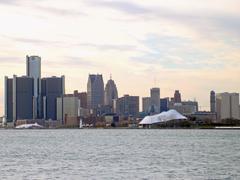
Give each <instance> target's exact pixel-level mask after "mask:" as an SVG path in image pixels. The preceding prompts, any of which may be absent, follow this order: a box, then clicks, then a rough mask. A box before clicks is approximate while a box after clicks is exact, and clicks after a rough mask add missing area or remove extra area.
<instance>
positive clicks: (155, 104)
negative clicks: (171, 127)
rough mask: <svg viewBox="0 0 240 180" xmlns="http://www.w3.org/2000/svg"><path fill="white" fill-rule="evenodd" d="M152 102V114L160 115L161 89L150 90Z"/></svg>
mask: <svg viewBox="0 0 240 180" xmlns="http://www.w3.org/2000/svg"><path fill="white" fill-rule="evenodd" d="M150 94H151V97H150V98H151V100H150V107H151V109H152V111H154V112H152V113H155V114H157V113H160V108H161V107H160V88H152V89H151V90H150Z"/></svg>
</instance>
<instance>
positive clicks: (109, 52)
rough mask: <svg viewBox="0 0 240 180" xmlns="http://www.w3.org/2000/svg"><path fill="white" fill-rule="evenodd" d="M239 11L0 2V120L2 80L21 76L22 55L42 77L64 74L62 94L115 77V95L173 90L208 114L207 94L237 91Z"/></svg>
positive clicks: (220, 6) (227, 5)
mask: <svg viewBox="0 0 240 180" xmlns="http://www.w3.org/2000/svg"><path fill="white" fill-rule="evenodd" d="M46 4H47V5H46ZM153 4H154V6H153ZM239 6H240V2H238V1H235V0H231V1H227V0H224V1H221V3H220V2H218V1H216V0H211V1H201V2H198V1H190V0H184V1H181V3H180V2H178V1H176V0H172V1H169V2H164V1H155V0H151V1H148V2H139V1H127V2H126V1H96V0H88V1H78V2H77V1H68V3H64V1H44V2H35V1H24V0H22V1H16V0H11V1H0V18H1V22H2V23H3V24H2V26H1V29H0V45H1V51H0V65H1V71H0V75H1V78H0V94H1V95H0V115H2V114H3V105H4V103H3V99H4V96H3V89H4V76H5V75H7V76H9V77H12V75H13V74H16V75H18V76H21V75H25V66H26V65H25V56H26V55H27V54H28V55H38V56H40V57H41V58H42V77H49V76H52V75H57V76H60V75H62V74H64V75H65V76H66V93H70V92H72V91H73V90H75V89H77V90H79V91H86V90H87V85H86V84H87V79H88V74H95V73H100V74H103V78H104V83H105V84H106V82H107V80H108V79H109V76H110V74H113V79H114V81H115V82H116V84H117V87H118V91H119V97H122V96H123V95H124V94H131V95H136V96H140V97H145V96H147V95H148V94H149V89H150V88H152V87H159V88H160V89H161V97H173V94H174V91H175V90H176V89H179V90H180V92H181V95H182V99H185V100H188V99H190V100H193V99H194V98H196V100H197V101H198V102H199V104H200V106H204V107H205V106H207V107H205V108H203V109H207V110H209V106H210V105H209V92H210V91H211V90H214V91H215V92H226V91H227V92H229V91H230V92H240V83H239V79H240V74H239V69H240V51H239V47H240V46H239V45H240V36H239V32H240V31H239V29H240V24H239V22H240V12H239V10H238V7H239ZM16 29H17V31H16ZM66 67H67V68H66ZM76 82H79V83H76ZM140 99H141V98H140ZM140 104H141V103H140Z"/></svg>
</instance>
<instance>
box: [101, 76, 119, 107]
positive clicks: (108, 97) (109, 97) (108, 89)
mask: <svg viewBox="0 0 240 180" xmlns="http://www.w3.org/2000/svg"><path fill="white" fill-rule="evenodd" d="M117 98H118V90H117V86H116V84H115V82H114V81H113V80H112V79H110V80H108V82H107V84H106V86H105V91H104V105H106V106H110V107H113V100H114V99H117Z"/></svg>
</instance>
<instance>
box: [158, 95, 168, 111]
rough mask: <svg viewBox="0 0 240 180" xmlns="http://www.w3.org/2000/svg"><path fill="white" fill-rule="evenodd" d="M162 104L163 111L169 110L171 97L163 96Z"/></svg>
mask: <svg viewBox="0 0 240 180" xmlns="http://www.w3.org/2000/svg"><path fill="white" fill-rule="evenodd" d="M160 106H161V112H164V111H168V110H169V98H168V97H166V98H161V99H160Z"/></svg>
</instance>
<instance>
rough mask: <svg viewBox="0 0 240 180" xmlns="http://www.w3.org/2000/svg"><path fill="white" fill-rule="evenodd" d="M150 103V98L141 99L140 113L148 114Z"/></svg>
mask: <svg viewBox="0 0 240 180" xmlns="http://www.w3.org/2000/svg"><path fill="white" fill-rule="evenodd" d="M150 103H151V98H150V97H143V98H142V111H143V112H145V113H149V111H150Z"/></svg>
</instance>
